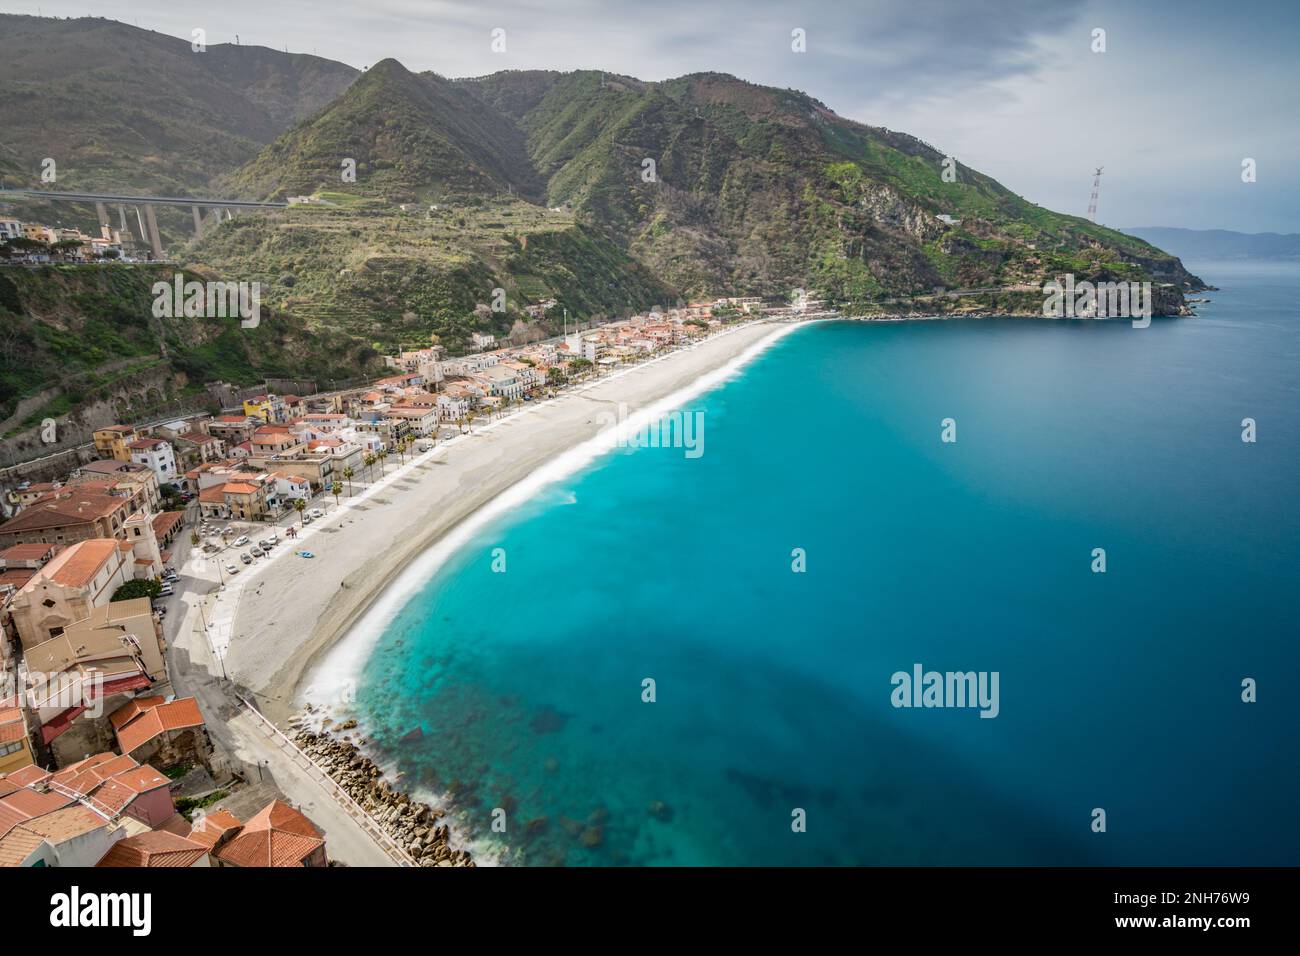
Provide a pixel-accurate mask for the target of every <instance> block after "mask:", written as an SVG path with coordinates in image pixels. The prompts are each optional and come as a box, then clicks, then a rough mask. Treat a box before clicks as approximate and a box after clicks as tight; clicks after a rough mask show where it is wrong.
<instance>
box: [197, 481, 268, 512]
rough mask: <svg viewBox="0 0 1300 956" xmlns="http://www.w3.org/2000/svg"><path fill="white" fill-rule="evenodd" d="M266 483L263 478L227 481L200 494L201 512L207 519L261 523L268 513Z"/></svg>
mask: <svg viewBox="0 0 1300 956" xmlns="http://www.w3.org/2000/svg"><path fill="white" fill-rule="evenodd" d="M266 494H267V489H266V483H265V481H263V480H261V478H260V477H259V478H254V479H251V480H246V481H227V482H224V483H223V484H220V485H213V486H212V487H211V488H205V489H203V490H202V491H200V492H199V510H200V511H201V512H202V514H203V517H205V518H216V519H218V520H229V519H231V518H239V519H240V520H242V521H259V520H261V518H262V517H263V516H264V515H266V513H267V502H266Z"/></svg>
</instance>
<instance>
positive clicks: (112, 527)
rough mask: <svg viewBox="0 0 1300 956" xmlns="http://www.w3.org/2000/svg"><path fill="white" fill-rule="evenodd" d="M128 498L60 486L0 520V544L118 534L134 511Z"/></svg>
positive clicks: (60, 541) (69, 541)
mask: <svg viewBox="0 0 1300 956" xmlns="http://www.w3.org/2000/svg"><path fill="white" fill-rule="evenodd" d="M134 510H135V509H134V508H133V507H132V503H131V499H129V498H124V497H121V496H119V495H106V494H102V493H98V492H88V491H82V490H81V489H79V488H78V487H77V486H76V485H68V486H65V487H63V488H60V489H59V490H58V491H56V492H54V493H53V494H49V495H46V496H45V497H43V498H41V499H40V500H38V501H35V502H33V503H32V504H30V505H28V506H27V507H26V508H24V509H23V510H22V511H20V512H19V513H18V514H17V516H15V517H13V518H10V519H9V520H8V521H6V522H5V523H4V524H0V548H8V547H11V546H13V545H15V544H32V543H45V544H73V543H75V542H77V541H85V540H87V539H89V538H120V537H121V536H122V525H123V524H124V523H125V522H126V519H127V517H128V516H129V515H130V514H131V513H132V512H133V511H134Z"/></svg>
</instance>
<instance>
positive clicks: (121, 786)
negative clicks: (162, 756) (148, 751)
mask: <svg viewBox="0 0 1300 956" xmlns="http://www.w3.org/2000/svg"><path fill="white" fill-rule="evenodd" d="M104 758H108V759H104ZM91 761H101V762H99V763H97V764H94V765H91V766H86V765H87V764H89V763H90V762H91ZM46 786H48V787H49V788H50V789H51V790H52V791H54V792H57V793H62V794H64V795H67V796H75V797H76V798H77V799H81V800H85V801H86V802H87V803H89V804H90V805H91V806H92V807H93V808H94V809H96V810H98V811H99V812H100V813H102V814H104V815H105V816H107V817H110V818H117V817H120V816H127V817H131V818H132V819H135V820H139V821H140V822H141V823H143V824H145V825H146V826H148V827H149V828H150V829H155V828H157V827H160V826H162V825H163V824H165V823H166V822H167V821H168V820H170V819H171V818H172V817H174V816H176V805H175V803H173V801H172V794H171V781H169V780H168V779H167V778H166V777H164V776H163V775H162V774H161V773H159V772H158V771H157V770H155V769H154V768H153V767H149V766H143V767H142V766H140V765H139V764H138V763H136V761H135V759H134V758H133V757H131V756H129V755H126V754H123V755H121V756H118V755H116V754H110V753H105V754H97V755H96V756H94V757H89V758H87V759H86V760H84V761H81V762H79V763H77V764H73V765H72V766H70V767H65V768H64V769H63V770H60V771H59V772H58V773H55V774H54V775H53V776H51V777H50V778H49V779H48V780H47V781H46Z"/></svg>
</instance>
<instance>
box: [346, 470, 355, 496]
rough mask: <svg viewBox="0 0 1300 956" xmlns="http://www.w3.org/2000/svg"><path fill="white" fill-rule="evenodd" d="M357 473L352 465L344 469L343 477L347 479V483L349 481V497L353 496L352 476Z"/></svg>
mask: <svg viewBox="0 0 1300 956" xmlns="http://www.w3.org/2000/svg"><path fill="white" fill-rule="evenodd" d="M356 473H357V471H356V469H355V468H353V467H352V466H351V465H349V466H348V467H347V468H344V469H343V477H344V478H345V479H346V480H347V483H348V497H349V498H351V497H352V476H353V475H355V474H356Z"/></svg>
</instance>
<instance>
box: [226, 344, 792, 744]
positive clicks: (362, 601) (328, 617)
mask: <svg viewBox="0 0 1300 956" xmlns="http://www.w3.org/2000/svg"><path fill="white" fill-rule="evenodd" d="M793 328H794V327H793V326H791V325H788V324H777V323H769V322H755V323H752V324H748V325H745V326H741V327H738V328H736V329H731V330H728V331H726V332H724V333H721V334H719V335H716V336H713V337H712V338H709V339H707V340H705V341H703V342H700V343H697V344H696V345H694V346H692V347H691V348H688V349H683V350H681V351H678V352H674V353H671V354H669V355H666V356H663V357H661V358H658V359H655V360H653V361H651V362H647V363H645V364H643V365H639V366H636V367H633V368H629V369H626V370H622V371H619V372H616V373H614V374H612V375H610V376H608V377H606V378H604V379H601V380H598V381H595V382H591V383H588V384H586V385H583V386H580V387H578V388H576V389H572V390H569V391H566V392H565V393H563V394H562V395H560V396H559V397H557V398H556V399H553V400H550V401H547V402H543V403H538V404H536V405H532V406H526V407H525V408H524V409H523V410H521V411H519V412H517V413H515V414H513V415H510V416H507V417H506V418H503V419H501V420H499V421H497V422H493V423H491V424H490V425H487V426H484V427H482V428H475V430H474V433H473V434H470V435H465V436H460V437H457V438H454V439H451V440H449V441H445V442H442V443H440V444H439V446H438V447H437V448H435V449H434V450H432V451H430V452H427V453H425V454H423V455H421V456H419V457H418V458H416V459H414V460H411V459H408V461H407V463H406V465H404V466H396V465H393V464H391V463H390V465H389V471H388V476H387V478H386V479H385V480H384V481H383V482H377V483H376V485H375V486H374V487H371V488H369V489H366V490H365V491H362V490H361V489H357V488H354V491H356V495H355V497H353V498H346V497H345V498H344V499H343V503H342V504H343V506H342V507H341V508H338V509H332V510H331V513H330V515H329V516H328V518H326V519H325V520H324V521H321V522H318V523H316V524H314V525H312V526H311V527H309V528H308V529H306V531H307V535H306V537H304V538H303V539H302V540H301V541H300V542H298V543H291V544H288V545H282V546H281V548H280V549H278V550H279V553H278V554H277V555H276V556H275V559H274V560H272V561H270V562H267V563H265V564H262V565H259V566H258V567H257V568H256V569H255V571H253V569H250V572H252V573H249V574H247V575H245V576H243V578H242V580H240V581H239V582H238V584H236V585H233V587H235V588H236V589H237V593H236V594H235V595H232V597H233V600H231V601H227V602H224V603H226V605H227V607H228V608H230V611H229V614H230V616H231V618H233V619H232V620H230V621H228V622H227V627H226V628H225V630H226V633H227V639H226V641H223V643H228V647H227V648H226V649H225V664H226V669H227V671H228V672H229V674H230V677H231V678H232V679H233V680H234V681H235V682H236V683H237V684H239V685H241V686H242V687H244V688H246V689H247V691H248V692H249V693H251V695H252V696H253V698H254V702H255V703H256V704H257V705H258V706H259V707H260V708H261V709H262V710H263V711H264V712H265V713H267V714H268V715H269V716H270V717H271V718H272V719H274V720H276V721H277V722H280V721H283V720H284V719H285V718H286V717H287V716H288V714H289V713H290V712H291V711H292V710H293V709H294V708H293V704H294V699H295V696H296V694H297V691H298V687H299V683H300V682H301V681H302V679H303V677H304V675H305V674H306V673H307V672H308V670H309V669H310V668H311V667H312V666H313V664H314V663H316V662H317V661H318V660H319V659H320V658H321V656H322V654H323V653H324V652H325V651H327V650H328V649H329V648H331V647H332V646H333V645H334V644H335V642H337V641H338V640H339V639H340V638H341V637H342V636H343V635H345V634H347V633H348V631H349V630H350V629H351V628H352V627H353V626H354V624H356V623H357V622H358V621H359V620H360V619H361V618H362V617H363V616H364V615H365V614H366V612H367V610H368V609H370V608H371V606H372V605H373V604H374V603H375V601H376V599H377V598H378V597H379V596H380V595H381V594H382V593H383V592H384V590H385V589H386V588H387V587H388V586H389V585H390V584H392V583H393V582H394V581H395V580H396V579H397V578H398V577H399V576H400V575H401V574H402V573H403V572H404V571H406V570H407V569H408V568H410V567H411V565H412V563H413V562H415V561H416V559H417V558H419V557H420V556H421V554H422V553H424V552H426V551H427V550H428V549H430V548H431V547H432V546H433V545H435V544H436V543H437V542H438V541H439V540H440V539H442V538H443V537H444V536H446V535H447V534H448V533H449V532H450V531H451V530H452V529H454V528H456V526H457V525H458V524H461V523H462V522H464V521H465V520H466V519H467V518H468V517H470V516H471V515H473V514H474V512H475V511H477V510H478V509H481V508H483V507H484V506H485V505H487V504H489V503H490V502H492V501H493V500H494V499H496V498H498V496H501V495H502V494H503V493H504V492H507V491H508V490H509V489H511V488H512V487H513V486H516V485H518V484H519V483H520V482H522V481H524V480H525V479H527V478H529V477H530V476H533V475H534V474H535V473H536V472H537V470H538V469H539V468H541V466H543V465H544V464H546V463H547V462H548V461H550V460H552V459H555V458H556V457H557V456H559V455H561V454H562V453H564V452H566V451H568V450H570V449H573V448H575V447H577V446H580V445H582V443H584V442H587V441H589V440H591V439H594V438H596V436H597V434H598V433H600V432H602V430H608V428H609V421H610V420H611V418H610V416H611V415H613V414H614V413H615V412H616V410H617V409H618V407H619V404H620V403H624V404H625V405H626V407H627V409H628V410H630V411H632V412H636V411H637V410H639V409H645V408H646V407H647V406H650V405H653V404H654V403H657V402H662V401H663V400H664V399H666V398H668V397H669V396H673V395H674V393H678V392H681V391H682V390H683V389H689V388H690V387H691V386H692V385H695V384H698V383H700V382H701V381H702V380H703V379H705V378H706V377H708V376H709V375H710V373H715V374H716V373H717V372H718V371H719V370H720V369H724V368H726V367H728V366H729V364H734V363H735V362H737V360H742V359H743V358H744V357H745V356H746V355H747V354H750V353H753V352H755V351H757V350H761V349H762V348H763V347H764V345H765V344H766V343H767V342H769V341H772V340H775V338H778V337H780V336H781V335H783V334H785V333H787V332H789V331H791V330H792V329H793ZM298 548H302V549H309V550H310V551H312V552H313V553H314V554H315V555H316V557H315V558H314V559H305V558H300V557H298V556H296V555H295V554H293V553H292V552H293V550H295V549H298Z"/></svg>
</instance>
